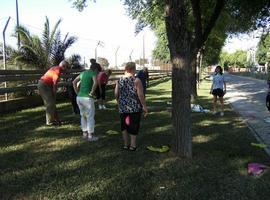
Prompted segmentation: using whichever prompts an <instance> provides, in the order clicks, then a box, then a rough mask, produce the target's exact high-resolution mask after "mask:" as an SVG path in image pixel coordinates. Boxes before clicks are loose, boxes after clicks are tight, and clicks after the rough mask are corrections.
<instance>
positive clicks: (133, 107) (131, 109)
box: [118, 76, 142, 113]
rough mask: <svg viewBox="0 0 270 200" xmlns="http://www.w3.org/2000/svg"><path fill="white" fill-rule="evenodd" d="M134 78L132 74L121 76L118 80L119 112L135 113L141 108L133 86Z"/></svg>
mask: <svg viewBox="0 0 270 200" xmlns="http://www.w3.org/2000/svg"><path fill="white" fill-rule="evenodd" d="M135 79H136V78H135V77H134V76H132V77H121V78H120V79H119V81H118V87H119V112H120V113H136V112H141V110H142V106H141V104H140V101H139V98H138V95H137V90H136V87H135Z"/></svg>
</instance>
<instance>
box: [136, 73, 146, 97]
mask: <svg viewBox="0 0 270 200" xmlns="http://www.w3.org/2000/svg"><path fill="white" fill-rule="evenodd" d="M136 77H137V78H139V79H140V80H141V82H142V86H143V93H144V94H145V92H146V74H145V72H144V71H143V70H140V71H139V72H138V73H137V74H136Z"/></svg>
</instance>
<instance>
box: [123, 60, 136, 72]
mask: <svg viewBox="0 0 270 200" xmlns="http://www.w3.org/2000/svg"><path fill="white" fill-rule="evenodd" d="M125 70H126V71H133V70H136V64H135V62H128V63H127V64H126V66H125Z"/></svg>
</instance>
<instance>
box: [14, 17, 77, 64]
mask: <svg viewBox="0 0 270 200" xmlns="http://www.w3.org/2000/svg"><path fill="white" fill-rule="evenodd" d="M60 23H61V20H58V21H57V23H56V24H55V25H54V27H53V29H52V30H50V23H49V19H48V17H46V21H45V24H44V31H43V34H42V37H41V38H39V37H38V36H36V35H31V33H30V32H29V30H28V29H27V28H26V27H24V26H18V27H17V28H16V34H19V35H20V38H21V47H20V49H19V50H18V51H16V52H15V53H14V54H13V56H12V57H13V59H14V61H15V62H16V63H19V64H23V65H26V66H28V67H33V68H39V69H46V68H48V67H49V66H52V65H57V64H59V62H61V60H63V59H64V58H65V51H66V50H67V49H68V48H69V47H70V46H71V45H72V44H73V43H74V42H75V41H76V39H77V38H76V37H73V36H70V37H68V34H66V36H65V38H64V40H61V32H60V30H58V26H59V24H60Z"/></svg>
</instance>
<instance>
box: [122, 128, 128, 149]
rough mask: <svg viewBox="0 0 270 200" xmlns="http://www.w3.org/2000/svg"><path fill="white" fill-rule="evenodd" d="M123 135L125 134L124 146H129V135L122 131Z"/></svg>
mask: <svg viewBox="0 0 270 200" xmlns="http://www.w3.org/2000/svg"><path fill="white" fill-rule="evenodd" d="M122 134H123V140H124V146H128V133H127V130H124V131H122Z"/></svg>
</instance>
